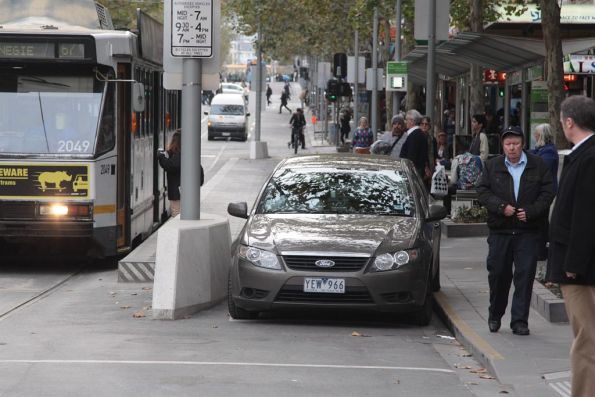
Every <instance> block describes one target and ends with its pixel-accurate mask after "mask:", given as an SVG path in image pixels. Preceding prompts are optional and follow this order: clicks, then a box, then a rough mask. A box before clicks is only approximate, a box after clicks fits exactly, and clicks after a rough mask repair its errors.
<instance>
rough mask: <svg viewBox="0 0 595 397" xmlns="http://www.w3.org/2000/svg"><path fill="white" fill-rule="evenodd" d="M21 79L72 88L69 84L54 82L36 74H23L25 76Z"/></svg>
mask: <svg viewBox="0 0 595 397" xmlns="http://www.w3.org/2000/svg"><path fill="white" fill-rule="evenodd" d="M21 80H22V81H29V82H34V83H41V84H45V85H49V86H54V87H65V88H70V86H69V85H68V84H63V83H56V82H53V81H48V80H46V79H44V78H43V77H39V76H34V75H30V76H23V77H21Z"/></svg>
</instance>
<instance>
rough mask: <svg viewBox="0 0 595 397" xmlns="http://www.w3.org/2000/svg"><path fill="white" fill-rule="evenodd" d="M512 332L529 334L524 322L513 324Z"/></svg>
mask: <svg viewBox="0 0 595 397" xmlns="http://www.w3.org/2000/svg"><path fill="white" fill-rule="evenodd" d="M511 328H512V333H513V334H515V335H529V333H530V332H529V327H527V326H526V325H525V324H515V325H513V326H512V327H511Z"/></svg>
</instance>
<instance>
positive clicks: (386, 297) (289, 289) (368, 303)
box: [232, 258, 430, 313]
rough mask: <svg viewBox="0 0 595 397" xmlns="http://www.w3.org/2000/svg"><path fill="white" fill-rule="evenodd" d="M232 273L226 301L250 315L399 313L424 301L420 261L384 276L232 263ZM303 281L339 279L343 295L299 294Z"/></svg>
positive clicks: (424, 278)
mask: <svg viewBox="0 0 595 397" xmlns="http://www.w3.org/2000/svg"><path fill="white" fill-rule="evenodd" d="M236 260H237V262H236V264H235V265H234V268H233V270H232V297H233V299H234V302H235V304H236V305H237V306H239V307H241V308H243V309H246V310H251V311H270V310H275V309H283V308H300V307H301V308H333V309H340V308H345V309H348V308H353V309H366V310H373V311H379V312H394V313H404V312H412V311H416V310H419V308H420V307H421V306H422V305H423V304H424V302H425V296H426V291H427V288H430V286H428V285H427V283H428V273H429V268H428V266H427V265H424V264H423V263H422V262H421V261H419V260H418V261H417V262H416V263H410V264H407V265H404V266H402V267H401V268H399V269H397V270H391V271H386V272H366V271H365V270H360V271H357V272H327V271H325V272H321V271H295V270H291V269H288V268H287V267H284V268H285V270H269V269H263V268H260V267H257V266H255V265H253V264H252V263H250V262H248V261H246V260H244V259H239V260H238V259H237V258H236ZM306 277H323V278H324V277H326V278H339V279H344V280H345V293H317V292H304V279H305V278H306Z"/></svg>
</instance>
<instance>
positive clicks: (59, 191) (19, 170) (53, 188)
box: [0, 164, 90, 198]
mask: <svg viewBox="0 0 595 397" xmlns="http://www.w3.org/2000/svg"><path fill="white" fill-rule="evenodd" d="M89 190H90V186H89V166H88V165H84V164H74V165H73V164H11V165H4V166H0V197H2V198H35V197H80V198H87V197H89Z"/></svg>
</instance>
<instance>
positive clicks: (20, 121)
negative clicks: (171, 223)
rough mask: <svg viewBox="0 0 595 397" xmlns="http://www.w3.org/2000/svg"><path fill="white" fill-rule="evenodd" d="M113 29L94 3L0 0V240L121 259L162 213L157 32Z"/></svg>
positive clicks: (167, 124)
mask: <svg viewBox="0 0 595 397" xmlns="http://www.w3.org/2000/svg"><path fill="white" fill-rule="evenodd" d="M137 16H138V25H137V27H138V31H137V32H134V33H133V32H130V31H120V30H114V29H113V26H112V22H111V18H110V17H109V12H108V11H107V9H106V8H104V7H103V6H101V5H99V4H96V3H94V2H93V1H90V0H67V1H51V2H49V1H48V2H39V1H36V0H20V1H18V2H15V1H10V0H0V240H3V241H4V242H8V243H9V245H13V244H20V243H23V244H25V243H33V244H34V245H35V244H45V243H48V242H49V243H50V245H51V244H57V243H60V244H61V245H70V246H76V247H78V248H81V249H84V250H86V254H88V255H93V256H114V255H118V254H121V253H125V252H126V251H127V250H129V249H130V248H131V247H133V246H134V245H136V244H137V243H138V242H139V241H141V240H142V239H143V237H145V236H147V235H148V234H149V233H150V232H152V231H153V230H154V229H155V228H156V227H158V226H159V224H160V223H161V222H163V221H164V220H165V219H166V218H167V216H168V214H167V208H168V207H169V206H168V203H167V202H166V201H167V196H166V194H165V190H166V187H165V177H164V172H163V171H162V169H161V168H160V167H159V166H158V163H157V158H156V152H157V148H163V147H164V145H165V143H166V142H168V141H169V136H170V134H172V133H173V131H175V130H176V129H177V128H178V127H179V124H180V95H179V93H178V92H177V91H167V90H164V89H163V88H162V86H163V85H162V53H163V27H162V25H161V24H160V23H158V22H157V21H155V20H153V19H152V18H151V17H149V16H148V15H147V14H144V13H142V12H140V11H138V14H137Z"/></svg>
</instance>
